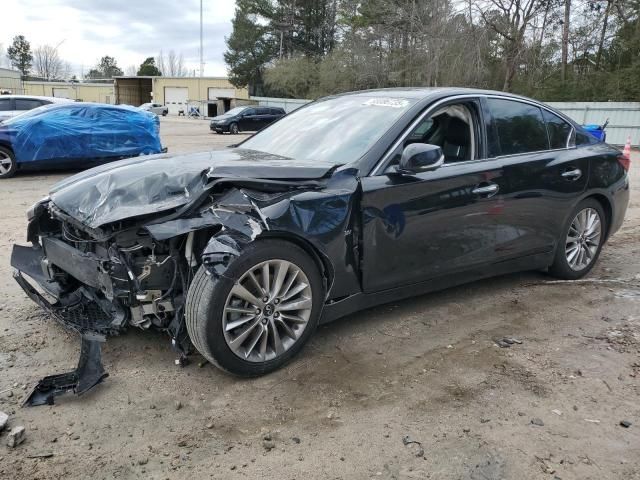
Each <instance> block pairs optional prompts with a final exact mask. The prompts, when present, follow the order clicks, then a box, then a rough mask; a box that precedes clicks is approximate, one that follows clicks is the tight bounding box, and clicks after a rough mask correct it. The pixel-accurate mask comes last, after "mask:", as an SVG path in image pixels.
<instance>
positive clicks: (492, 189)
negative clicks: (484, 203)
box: [471, 183, 500, 198]
mask: <svg viewBox="0 0 640 480" xmlns="http://www.w3.org/2000/svg"><path fill="white" fill-rule="evenodd" d="M499 189H500V187H498V185H497V184H496V183H490V184H488V185H483V186H482V187H476V188H474V189H473V190H471V193H473V194H474V195H486V196H487V198H488V197H493V196H494V195H495V194H496V193H498V190H499Z"/></svg>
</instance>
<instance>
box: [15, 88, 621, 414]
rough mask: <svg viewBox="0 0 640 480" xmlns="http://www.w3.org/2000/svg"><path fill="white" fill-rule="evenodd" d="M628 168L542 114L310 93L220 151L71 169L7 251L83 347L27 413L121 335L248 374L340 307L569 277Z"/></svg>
mask: <svg viewBox="0 0 640 480" xmlns="http://www.w3.org/2000/svg"><path fill="white" fill-rule="evenodd" d="M628 168H629V163H628V159H626V157H624V156H623V155H622V154H621V153H620V152H619V151H618V150H617V149H615V148H613V147H610V146H609V145H607V144H605V143H602V142H599V141H598V140H596V139H595V138H594V137H592V136H591V135H589V134H588V133H587V132H586V131H584V130H583V129H582V128H581V127H580V126H579V125H577V124H576V123H575V122H573V121H572V120H571V119H569V118H567V117H565V116H564V115H562V114H560V113H558V112H556V111H554V110H552V109H550V108H548V107H547V106H545V105H543V104H540V103H537V102H535V101H532V100H529V99H526V98H522V97H518V96H514V95H509V94H504V93H500V92H490V91H481V90H469V89H453V88H448V89H447V88H443V89H385V90H376V91H363V92H357V93H351V94H344V95H338V96H333V97H328V98H324V99H321V100H318V101H316V102H314V103H311V104H309V105H307V106H305V107H303V108H300V109H299V110H297V111H295V112H293V113H291V114H290V115H288V116H286V117H284V118H283V119H282V120H280V121H279V122H277V123H275V124H273V125H271V126H269V127H267V128H266V129H264V130H263V131H261V132H259V133H258V134H256V135H254V136H253V137H251V138H249V139H247V140H245V141H244V142H242V143H241V144H239V145H237V146H234V147H233V148H229V149H227V150H223V151H213V152H206V153H196V154H188V155H178V156H176V155H160V156H153V157H145V158H136V159H130V160H124V161H120V162H117V163H112V164H110V165H107V166H104V167H98V168H95V169H92V170H89V171H86V172H82V173H80V174H78V175H75V176H73V177H71V178H69V179H66V180H64V181H62V182H60V183H59V184H57V185H56V186H54V187H53V189H52V190H51V192H50V195H49V196H48V197H47V198H45V199H43V200H42V201H40V202H38V203H37V204H35V205H34V206H33V207H32V208H31V209H30V210H29V212H28V219H29V225H28V232H27V239H28V241H29V242H30V243H31V245H29V246H19V245H16V246H14V250H13V254H12V265H13V267H14V268H15V278H16V280H17V281H18V283H19V284H20V285H21V286H22V287H23V289H24V290H25V292H26V293H27V294H28V295H29V296H30V297H31V298H32V299H33V300H34V301H36V302H37V303H38V304H40V305H41V306H43V307H44V308H46V309H47V310H48V311H49V312H51V313H52V316H53V318H55V319H57V320H58V321H59V322H61V323H62V324H64V325H65V326H67V327H69V328H72V329H73V330H75V331H77V332H79V333H80V334H81V335H82V339H83V348H82V351H81V359H80V364H79V365H78V369H77V370H76V371H74V372H71V374H66V375H67V376H66V377H60V376H54V377H47V379H45V380H43V382H41V384H40V385H39V387H38V389H37V391H36V397H35V400H34V403H38V402H40V403H43V402H50V401H51V398H52V395H55V394H57V393H59V392H62V391H68V390H73V391H76V392H77V393H81V392H82V391H85V390H86V389H88V388H90V387H91V386H92V385H94V384H96V383H97V382H99V381H100V380H101V379H102V378H104V376H105V375H106V373H105V372H104V369H103V368H102V366H101V363H100V361H99V352H100V348H99V343H100V342H101V341H103V340H104V338H105V337H106V336H109V335H114V334H118V333H121V332H123V331H124V330H125V329H127V328H132V327H134V328H140V329H159V330H162V331H164V332H166V333H167V334H168V336H169V337H170V339H171V342H172V344H173V345H174V347H175V348H176V350H177V351H178V352H179V353H180V356H181V358H185V357H186V356H187V355H188V354H189V353H190V352H191V351H192V350H193V347H195V349H197V351H199V352H200V353H201V354H202V355H203V356H204V357H205V358H206V359H208V360H209V361H210V362H212V363H214V364H215V365H217V366H218V367H220V368H222V369H223V370H225V371H227V372H231V373H233V374H236V375H242V376H255V375H261V374H265V373H268V372H271V371H273V370H275V369H277V368H279V367H281V366H282V365H283V364H285V363H286V362H287V361H288V360H290V359H291V357H293V356H294V355H295V354H296V353H297V352H298V351H299V350H300V349H301V348H302V347H303V345H304V344H305V342H307V340H308V339H309V337H310V336H311V335H312V334H313V331H314V330H315V328H316V327H317V325H318V324H320V323H323V322H329V321H331V320H334V319H337V318H339V317H342V316H345V315H347V314H350V313H352V312H355V311H357V310H361V309H364V308H367V307H371V306H374V305H378V304H382V303H385V302H390V301H397V300H400V299H403V298H407V297H410V296H414V295H418V294H421V293H424V292H428V291H432V290H436V289H442V288H446V287H448V286H451V285H456V284H460V283H463V282H467V281H471V280H477V279H480V278H485V277H490V276H495V275H500V274H505V273H509V272H514V271H520V270H527V269H545V270H548V271H549V272H550V273H552V274H553V275H555V276H558V277H560V278H565V279H576V278H579V277H582V276H583V275H585V274H586V273H588V272H589V270H590V269H591V268H592V267H593V265H594V262H595V261H596V259H597V258H598V255H599V253H600V250H601V248H602V246H603V245H604V243H605V241H606V240H607V238H609V237H610V236H611V235H612V234H613V233H614V232H615V231H616V230H617V229H618V228H619V227H620V225H621V223H622V221H623V217H624V213H625V210H626V207H627V203H628V199H629V182H628V176H627V169H628ZM63 375H65V374H63Z"/></svg>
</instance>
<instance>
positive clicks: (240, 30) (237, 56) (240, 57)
mask: <svg viewBox="0 0 640 480" xmlns="http://www.w3.org/2000/svg"><path fill="white" fill-rule="evenodd" d="M251 3H252V2H250V1H248V0H239V1H238V3H237V6H236V12H235V16H234V18H233V20H232V21H231V24H232V26H233V31H232V32H231V35H230V36H229V37H228V38H227V39H226V42H227V51H226V52H225V54H224V61H225V62H226V63H227V65H228V66H229V81H230V82H231V83H232V84H233V85H235V86H236V87H239V88H240V87H245V86H247V85H248V86H249V88H250V93H251V94H252V95H263V94H264V80H263V73H264V68H265V66H266V64H267V63H268V62H270V61H271V60H273V58H274V57H275V53H276V49H275V42H274V39H273V37H272V36H271V34H270V32H269V28H268V27H267V26H265V25H261V24H259V23H257V22H256V21H254V19H252V17H255V14H253V13H252V11H251V9H250V4H251Z"/></svg>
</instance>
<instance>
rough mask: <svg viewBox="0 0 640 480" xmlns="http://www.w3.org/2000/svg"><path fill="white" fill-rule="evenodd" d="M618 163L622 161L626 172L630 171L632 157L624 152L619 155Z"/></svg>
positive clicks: (621, 163)
mask: <svg viewBox="0 0 640 480" xmlns="http://www.w3.org/2000/svg"><path fill="white" fill-rule="evenodd" d="M618 163H620V165H622V168H624V171H625V172H628V171H629V167H630V166H631V158H630V157H627V156H626V155H624V154H622V155H618Z"/></svg>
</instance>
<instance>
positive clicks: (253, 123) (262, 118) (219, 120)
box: [209, 106, 286, 135]
mask: <svg viewBox="0 0 640 480" xmlns="http://www.w3.org/2000/svg"><path fill="white" fill-rule="evenodd" d="M285 115H286V113H285V111H284V109H282V108H280V107H249V106H244V107H236V108H232V109H231V110H229V111H228V112H226V113H225V114H223V115H218V116H217V117H213V118H212V119H211V123H210V124H209V129H210V130H211V131H212V132H216V133H224V132H229V133H231V134H232V135H236V134H238V133H240V132H255V131H258V130H262V129H263V128H264V127H267V126H269V125H271V124H272V123H273V122H275V121H276V120H279V119H281V118H282V117H284V116H285Z"/></svg>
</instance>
